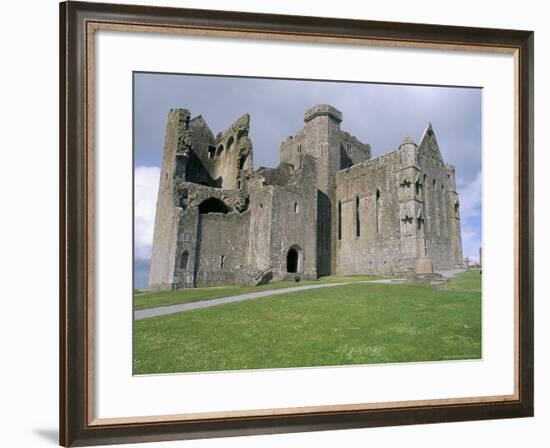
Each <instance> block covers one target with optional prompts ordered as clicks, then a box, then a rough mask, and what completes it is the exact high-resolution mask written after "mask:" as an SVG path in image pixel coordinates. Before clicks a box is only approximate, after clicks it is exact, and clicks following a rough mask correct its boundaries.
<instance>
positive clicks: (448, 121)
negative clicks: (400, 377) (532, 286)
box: [132, 71, 483, 375]
mask: <svg viewBox="0 0 550 448" xmlns="http://www.w3.org/2000/svg"><path fill="white" fill-rule="evenodd" d="M132 76H133V164H134V166H133V176H134V191H133V193H134V209H133V210H134V222H133V226H134V228H133V242H134V264H133V266H134V273H133V275H134V280H133V287H134V291H133V374H134V375H149V374H170V373H186V372H212V371H236V370H255V369H283V368H304V367H330V366H356V365H370V364H389V363H412V362H416V363H418V362H453V361H457V360H462V361H463V360H472V361H480V360H482V358H483V352H482V342H483V341H482V281H483V271H482V255H483V252H482V251H483V249H482V247H483V244H482V211H483V209H482V154H483V148H482V128H483V123H482V122H483V107H482V106H483V88H481V87H479V86H446V85H413V84H391V83H367V82H350V81H346V80H317V79H283V78H259V77H244V76H223V75H210V74H204V75H200V74H185V73H157V72H139V71H136V72H133V75H132Z"/></svg>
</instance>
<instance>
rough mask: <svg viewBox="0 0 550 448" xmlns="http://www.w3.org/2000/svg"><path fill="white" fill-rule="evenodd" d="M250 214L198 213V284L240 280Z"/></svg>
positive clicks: (217, 283)
mask: <svg viewBox="0 0 550 448" xmlns="http://www.w3.org/2000/svg"><path fill="white" fill-rule="evenodd" d="M249 226H250V213H249V212H248V211H247V212H245V213H242V214H241V213H228V214H221V213H209V214H199V224H198V241H197V247H198V254H199V255H198V263H197V268H196V269H197V274H196V279H195V283H196V286H213V285H231V284H236V283H240V281H241V277H240V276H241V273H242V272H243V270H244V271H246V270H247V269H248V266H247V264H246V259H247V250H248V242H249V234H248V228H249Z"/></svg>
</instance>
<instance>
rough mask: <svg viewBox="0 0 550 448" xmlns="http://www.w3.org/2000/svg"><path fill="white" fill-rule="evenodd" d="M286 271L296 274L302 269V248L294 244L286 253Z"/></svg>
mask: <svg viewBox="0 0 550 448" xmlns="http://www.w3.org/2000/svg"><path fill="white" fill-rule="evenodd" d="M286 271H287V272H288V273H290V274H296V273H299V272H301V271H302V249H300V246H298V245H296V244H294V245H293V246H291V247H290V248H289V249H288V252H287V253H286Z"/></svg>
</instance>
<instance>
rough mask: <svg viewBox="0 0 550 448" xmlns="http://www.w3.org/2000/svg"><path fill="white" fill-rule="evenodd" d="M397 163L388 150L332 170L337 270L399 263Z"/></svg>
mask: <svg viewBox="0 0 550 448" xmlns="http://www.w3.org/2000/svg"><path fill="white" fill-rule="evenodd" d="M398 165H399V154H398V153H396V152H393V153H389V154H386V155H384V156H381V157H378V158H376V159H371V160H369V161H366V162H363V163H361V164H358V165H355V166H353V167H351V168H348V169H346V170H342V171H339V172H338V173H337V174H336V202H335V215H336V217H337V220H336V227H335V228H336V231H335V236H336V238H335V239H336V271H335V272H336V274H338V275H352V274H368V273H380V274H391V273H393V271H395V270H396V269H397V268H398V267H399V266H400V263H401V250H400V244H401V234H400V223H399V197H398V190H397V188H396V184H397V177H396V167H397V166H398ZM358 229H359V230H358Z"/></svg>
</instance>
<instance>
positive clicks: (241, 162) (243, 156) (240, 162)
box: [237, 154, 248, 170]
mask: <svg viewBox="0 0 550 448" xmlns="http://www.w3.org/2000/svg"><path fill="white" fill-rule="evenodd" d="M247 158H248V156H247V155H246V154H241V156H240V157H239V159H238V161H237V169H239V170H244V166H245V164H246V159H247Z"/></svg>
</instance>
